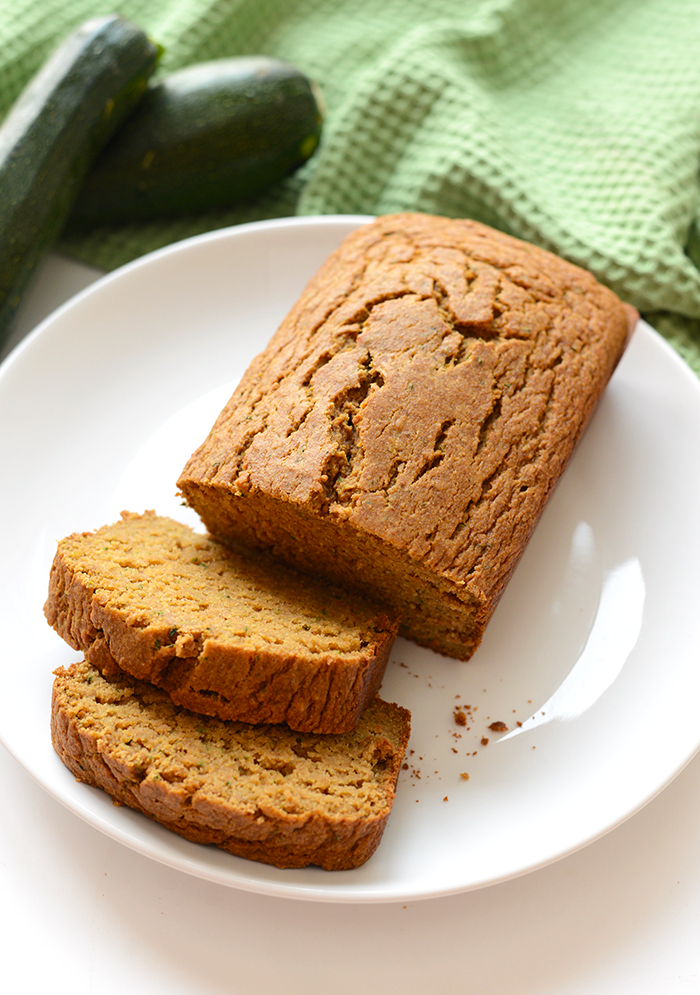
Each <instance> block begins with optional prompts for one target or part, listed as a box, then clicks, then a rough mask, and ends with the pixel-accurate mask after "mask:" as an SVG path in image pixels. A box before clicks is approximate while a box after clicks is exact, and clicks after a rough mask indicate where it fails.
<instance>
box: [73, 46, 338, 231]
mask: <svg viewBox="0 0 700 995" xmlns="http://www.w3.org/2000/svg"><path fill="white" fill-rule="evenodd" d="M321 123H322V111H321V107H320V97H319V95H318V91H317V90H316V88H315V87H314V85H313V84H312V83H311V82H310V81H309V80H308V79H307V78H306V76H304V74H303V73H301V72H300V71H299V70H298V69H296V68H295V67H294V66H291V65H289V64H288V63H285V62H280V61H278V60H276V59H269V58H266V57H263V56H251V57H236V58H230V59H217V60H214V61H212V62H203V63H199V64H198V65H192V66H188V67H187V68H185V69H181V70H178V71H176V72H173V73H170V74H169V75H167V76H164V77H163V78H162V79H161V80H160V81H157V82H156V81H154V82H152V83H151V84H150V86H149V87H148V90H147V92H146V94H145V95H144V98H143V100H142V101H141V103H140V104H139V107H138V109H137V110H136V112H135V113H134V115H133V116H132V117H131V118H130V119H129V121H127V123H126V124H125V125H124V127H123V128H122V129H121V130H120V131H119V132H118V134H116V135H115V136H114V138H113V139H112V141H111V142H110V143H109V145H108V146H107V147H106V148H105V150H104V152H103V153H102V154H101V155H100V157H99V158H98V160H97V161H96V163H95V165H94V167H93V169H92V170H91V172H90V174H89V175H88V177H87V180H86V182H85V185H84V187H83V189H82V190H81V192H80V195H79V197H78V199H77V201H76V203H75V207H74V210H73V213H72V215H71V218H70V222H69V228H70V229H71V230H73V229H81V228H82V229H84V228H88V227H92V226H96V225H104V224H121V223H124V222H131V221H143V220H150V219H154V218H159V217H176V216H178V215H182V214H191V213H195V212H198V211H205V210H210V209H214V208H218V207H224V206H228V205H230V204H234V203H236V202H237V201H240V200H243V199H246V198H249V197H253V196H255V195H256V194H258V193H260V192H261V191H262V190H264V189H265V188H266V187H268V186H270V185H271V184H272V183H274V182H276V181H277V180H280V179H282V178H283V177H284V176H286V175H287V174H288V173H290V172H291V171H292V170H294V169H295V168H296V167H297V166H299V165H301V163H303V162H304V161H305V160H306V159H308V157H309V156H310V155H311V153H312V152H313V151H314V149H315V148H316V146H317V144H318V141H319V136H320V132H321Z"/></svg>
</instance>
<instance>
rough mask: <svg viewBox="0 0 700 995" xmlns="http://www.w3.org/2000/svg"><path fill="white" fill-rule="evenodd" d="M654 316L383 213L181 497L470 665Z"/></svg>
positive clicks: (545, 267)
mask: <svg viewBox="0 0 700 995" xmlns="http://www.w3.org/2000/svg"><path fill="white" fill-rule="evenodd" d="M637 317H638V316H637V315H636V314H635V312H634V311H633V309H631V308H628V307H627V306H626V305H624V304H623V303H622V302H621V301H620V300H618V298H617V297H616V296H615V295H614V294H613V293H612V292H611V291H610V290H608V289H607V288H606V287H604V286H602V285H601V284H600V283H598V282H597V281H596V280H595V278H594V277H593V276H592V274H591V273H588V272H585V271H584V270H582V269H580V268H579V267H577V266H573V265H571V264H570V263H568V262H566V261H565V260H563V259H560V258H558V257H557V256H554V255H552V254H551V253H549V252H545V251H544V250H543V249H540V248H538V247H536V246H534V245H529V244H527V243H526V242H523V241H520V240H518V239H516V238H512V237H510V236H508V235H505V234H503V233H502V232H499V231H495V230H494V229H492V228H488V227H486V226H485V225H481V224H477V223H476V222H474V221H468V220H461V219H449V218H440V217H434V216H429V215H425V214H410V213H407V214H398V215H386V216H384V217H380V218H378V219H377V220H376V221H374V222H372V223H371V224H368V225H365V226H363V227H362V228H360V229H358V230H357V231H355V232H353V233H352V234H351V235H350V236H348V238H347V239H345V241H344V242H343V244H342V245H341V246H340V248H339V249H338V250H337V251H336V252H334V253H333V254H332V255H331V256H330V258H329V259H328V260H327V261H326V262H325V263H324V265H323V266H322V267H321V269H320V270H319V272H318V273H317V274H316V276H315V277H313V279H312V280H311V281H310V283H309V284H308V285H307V287H306V289H305V291H304V292H303V294H302V295H301V297H300V298H299V300H298V301H297V303H296V304H295V305H294V307H293V308H292V310H291V311H290V312H289V314H288V315H287V317H286V318H285V320H284V321H283V322H282V324H281V325H280V327H279V329H278V331H277V333H276V334H275V335H274V337H273V338H272V340H271V341H270V343H269V345H268V347H267V348H266V350H265V351H264V352H263V353H262V354H261V355H260V356H258V357H257V358H256V359H255V360H254V361H253V363H252V364H251V366H250V367H249V369H248V370H247V372H246V374H245V375H244V377H243V379H242V380H241V382H240V384H239V386H238V387H237V389H236V391H235V393H234V394H233V396H232V398H231V400H230V402H229V403H228V404H227V406H226V407H225V409H224V410H223V411H222V413H221V414H220V416H219V418H218V419H217V421H216V423H215V425H214V426H213V428H212V430H211V432H210V434H209V436H208V438H207V439H206V440H205V441H204V442H203V443H202V445H201V447H200V448H199V449H198V450H197V451H196V453H195V454H194V455H193V456H192V457H191V459H190V460H189V461H188V463H187V465H186V467H185V468H184V469H183V471H182V474H181V476H180V479H179V482H178V483H179V487H180V490H181V493H182V494H183V496H184V497H185V499H186V501H187V503H188V504H189V505H190V506H191V507H192V508H194V509H195V510H196V511H197V512H198V513H199V515H200V516H201V518H202V520H203V521H204V523H205V525H206V527H207V528H208V529H209V531H210V532H211V533H212V534H214V535H217V536H219V537H224V538H229V539H231V538H235V539H238V540H239V541H244V542H246V543H248V544H253V545H257V546H259V547H261V548H266V549H269V550H271V551H273V552H274V553H275V554H276V555H278V556H280V557H282V558H284V559H286V560H287V561H288V562H290V563H293V564H296V565H297V566H300V567H302V568H303V569H305V570H309V571H313V572H315V573H318V574H325V575H326V576H327V577H328V578H329V579H331V580H335V581H338V580H341V579H342V582H343V583H344V584H346V585H354V586H355V587H356V588H357V589H358V590H362V591H363V592H370V593H371V596H373V597H376V598H377V599H379V600H380V601H382V602H383V603H385V604H387V605H390V606H391V608H392V610H393V611H395V612H396V613H397V614H399V615H401V616H402V632H403V634H404V635H406V636H408V637H410V638H412V639H415V640H416V641H417V642H419V643H422V644H424V645H426V646H429V647H431V648H433V649H435V650H438V651H439V652H441V653H445V654H447V655H449V656H456V657H459V658H462V659H467V658H468V657H469V656H470V655H471V654H472V653H473V652H474V650H475V649H476V647H477V646H478V645H479V642H480V640H481V638H482V635H483V632H484V629H485V626H486V624H487V623H488V621H489V619H490V618H491V616H492V614H493V611H494V609H495V607H496V605H497V603H498V600H499V598H500V596H501V594H502V592H503V590H504V588H505V585H506V583H507V581H508V579H509V578H510V576H511V574H512V572H513V570H514V568H515V566H516V564H517V562H518V559H519V558H520V556H521V554H522V552H523V550H524V549H525V546H526V543H527V541H528V539H529V538H530V535H531V534H532V531H533V529H534V528H535V525H536V523H537V521H538V519H539V516H540V514H541V512H542V510H543V508H544V505H545V503H546V501H547V498H548V497H549V495H550V494H551V492H552V490H553V488H554V487H555V485H556V482H557V480H558V479H559V477H560V475H561V473H562V471H563V469H564V467H565V465H566V462H567V460H568V459H569V456H570V455H571V453H572V451H573V449H574V446H575V445H576V442H577V440H578V439H579V438H580V436H581V433H582V432H583V430H584V428H585V426H586V424H587V422H588V420H589V418H590V416H591V414H592V412H593V410H594V408H595V406H596V403H597V401H598V399H599V398H600V396H601V394H602V392H603V389H604V388H605V385H606V383H607V382H608V379H609V378H610V375H611V374H612V372H613V370H614V368H615V365H616V364H617V362H618V360H619V358H620V356H621V354H622V352H623V350H624V347H625V344H626V342H627V339H628V334H629V326H630V324H631V323H634V322H635V321H636V318H637Z"/></svg>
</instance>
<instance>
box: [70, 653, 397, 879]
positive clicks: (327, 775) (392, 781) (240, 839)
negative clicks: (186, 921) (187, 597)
mask: <svg viewBox="0 0 700 995" xmlns="http://www.w3.org/2000/svg"><path fill="white" fill-rule="evenodd" d="M409 735H410V713H409V712H408V711H407V710H406V709H404V708H401V707H400V706H398V705H394V704H389V703H387V702H384V701H382V700H381V699H379V698H375V700H374V701H373V702H372V704H371V705H370V706H369V708H368V709H367V710H366V711H365V713H364V714H363V716H362V719H361V721H360V723H359V725H358V727H357V728H356V729H355V730H354V731H353V732H350V733H345V734H343V735H341V736H317V735H312V734H308V733H294V732H291V731H290V730H289V729H288V728H287V727H285V726H249V725H245V724H244V723H236V722H223V721H221V720H219V719H213V718H206V717H203V716H199V715H195V714H193V713H191V712H189V711H187V710H185V709H181V708H178V707H177V706H175V705H173V703H172V701H171V700H170V698H169V697H168V696H167V695H166V694H165V693H164V692H163V691H160V690H158V689H157V688H155V687H153V686H152V685H149V684H146V683H144V682H141V681H137V680H135V679H133V678H129V677H127V676H126V675H122V677H121V678H119V679H111V680H107V679H105V678H104V677H103V676H102V675H101V674H100V673H99V671H98V670H96V669H95V668H94V667H92V666H91V665H90V664H88V663H87V662H86V661H82V662H81V663H78V664H74V665H73V666H72V667H70V668H68V669H63V668H61V669H59V670H57V671H56V677H55V680H54V686H53V695H52V708H51V737H52V742H53V746H54V749H55V750H56V752H57V753H58V755H59V757H60V758H61V760H62V761H63V763H64V764H65V765H66V766H67V767H68V768H69V770H71V771H72V773H73V774H74V775H75V776H76V778H77V779H78V780H79V781H84V782H85V783H87V784H91V785H93V786H94V787H97V788H101V789H102V790H104V791H106V792H107V793H108V794H109V795H110V796H111V797H112V798H113V799H114V800H115V802H117V803H118V804H122V805H128V806H130V807H131V808H134V809H137V810H139V811H141V812H143V813H144V814H145V815H147V816H149V817H150V818H151V819H154V820H155V821H156V822H159V823H160V824H161V825H163V826H165V827H166V828H167V829H170V830H172V831H173V832H176V833H178V834H179V835H180V836H183V837H185V839H188V840H191V841H192V842H195V843H204V844H214V845H215V846H218V847H220V848H221V849H223V850H226V851H228V852H229V853H232V854H235V855H237V856H240V857H246V858H248V859H250V860H258V861H262V862H263V863H267V864H274V865H275V866H277V867H281V868H284V867H306V866H308V865H310V864H316V865H318V866H320V867H322V868H324V869H325V870H348V869H350V868H353V867H359V866H360V865H361V864H363V863H364V862H365V861H366V860H368V859H369V857H370V856H371V855H372V854H373V853H374V851H375V850H376V848H377V846H378V845H379V842H380V840H381V837H382V834H383V832H384V829H385V827H386V823H387V820H388V817H389V813H390V811H391V807H392V804H393V800H394V796H395V791H396V783H397V780H398V776H399V772H400V769H401V763H402V761H403V757H404V754H405V751H406V746H407V743H408V738H409Z"/></svg>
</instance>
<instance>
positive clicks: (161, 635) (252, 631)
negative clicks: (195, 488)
mask: <svg viewBox="0 0 700 995" xmlns="http://www.w3.org/2000/svg"><path fill="white" fill-rule="evenodd" d="M44 610H45V614H46V617H47V619H48V621H49V623H50V624H51V625H52V626H53V627H54V628H55V629H56V631H57V632H58V633H59V635H61V636H62V637H63V638H64V639H65V640H66V641H67V642H68V643H69V644H70V645H71V646H72V647H73V648H74V649H77V650H80V651H81V652H83V653H84V654H85V656H86V658H87V659H88V660H89V661H90V662H91V663H93V664H94V665H95V666H96V667H98V669H99V670H100V671H101V672H102V673H104V674H106V675H116V674H119V672H120V671H125V672H126V673H128V674H131V675H132V676H133V677H136V678H138V679H139V680H144V681H149V682H151V683H153V684H156V685H158V686H159V687H161V688H164V689H165V690H166V691H167V692H168V694H169V695H170V697H171V698H172V700H173V701H174V702H175V703H177V704H180V705H184V706H185V707H187V708H189V709H192V710H193V711H197V712H201V713H203V714H207V715H215V716H219V717H220V718H224V719H236V720H240V721H243V722H250V723H256V722H268V723H279V722H285V723H287V725H289V726H290V727H291V728H293V729H297V730H301V731H306V732H320V733H339V732H346V731H348V730H350V729H352V728H354V727H355V726H356V725H357V723H358V721H359V718H360V715H361V713H362V710H363V709H364V708H365V707H366V706H367V705H368V703H369V702H370V701H371V700H372V698H373V697H374V695H375V693H376V692H377V690H378V688H379V686H380V684H381V680H382V676H383V674H384V669H385V666H386V663H387V660H388V657H389V653H390V651H391V646H392V644H393V641H394V638H395V636H396V632H397V630H398V619H397V618H389V617H388V616H387V615H386V614H385V613H384V612H383V611H381V610H380V609H378V608H376V607H375V606H374V605H372V604H370V603H369V602H367V601H365V600H364V599H363V598H362V597H360V596H358V595H355V594H348V593H347V592H346V591H344V590H341V589H339V588H337V587H335V586H333V585H329V584H327V583H326V582H323V581H319V580H317V579H314V578H311V577H305V576H302V575H300V574H299V573H298V572H297V571H295V570H292V569H290V568H288V567H286V566H284V565H283V564H279V563H276V562H274V563H273V562H271V561H270V560H269V559H268V557H266V556H265V555H263V554H261V553H260V552H259V551H254V552H252V553H251V552H244V551H242V550H238V551H234V550H232V549H228V548H226V547H225V546H223V545H222V544H221V543H219V542H216V541H215V540H213V539H211V538H209V537H207V536H203V535H198V534H197V533H195V532H193V531H192V530H191V529H189V528H188V527H187V526H185V525H181V524H180V523H179V522H174V521H172V520H171V519H167V518H162V517H158V516H157V515H155V514H154V513H153V512H150V513H146V514H145V515H133V514H126V513H125V514H124V515H123V517H122V520H121V521H119V522H117V523H115V524H113V525H108V526H105V527H104V528H101V529H98V530H97V531H96V532H83V533H77V534H75V535H71V536H68V537H67V538H66V539H63V540H62V541H61V542H60V543H59V544H58V549H57V551H56V556H55V559H54V562H53V566H52V568H51V576H50V580H49V596H48V600H47V602H46V606H45V609H44Z"/></svg>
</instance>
